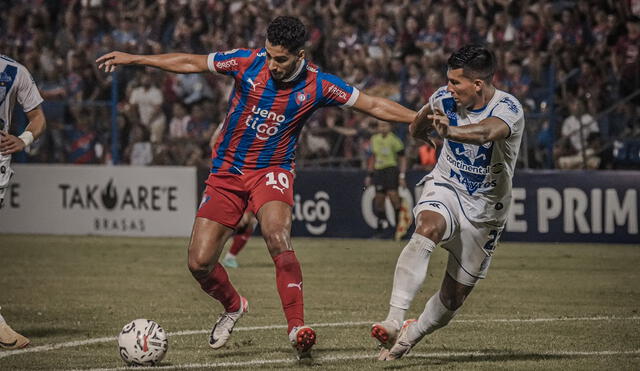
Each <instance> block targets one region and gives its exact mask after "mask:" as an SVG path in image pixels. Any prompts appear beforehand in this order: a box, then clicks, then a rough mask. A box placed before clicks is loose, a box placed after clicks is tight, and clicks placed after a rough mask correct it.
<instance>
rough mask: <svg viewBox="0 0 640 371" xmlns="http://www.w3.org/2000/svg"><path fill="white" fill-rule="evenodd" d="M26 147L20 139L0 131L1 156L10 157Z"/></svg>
mask: <svg viewBox="0 0 640 371" xmlns="http://www.w3.org/2000/svg"><path fill="white" fill-rule="evenodd" d="M24 147H26V145H25V143H24V142H23V141H22V139H20V138H18V137H16V136H14V135H11V134H8V133H5V132H4V131H0V153H1V154H3V155H5V156H6V155H10V154H12V153H16V152H20V151H22V150H23V149H24Z"/></svg>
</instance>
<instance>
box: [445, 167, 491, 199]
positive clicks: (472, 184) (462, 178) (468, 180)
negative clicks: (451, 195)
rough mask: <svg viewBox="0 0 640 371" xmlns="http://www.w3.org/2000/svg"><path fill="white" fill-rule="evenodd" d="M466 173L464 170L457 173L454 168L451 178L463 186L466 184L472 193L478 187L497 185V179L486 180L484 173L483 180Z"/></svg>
mask: <svg viewBox="0 0 640 371" xmlns="http://www.w3.org/2000/svg"><path fill="white" fill-rule="evenodd" d="M464 174H465V173H464V172H462V171H461V172H460V173H456V172H455V171H453V169H452V170H451V175H450V178H454V179H456V180H457V181H458V183H460V184H462V185H463V186H465V187H466V188H467V191H468V192H469V194H470V195H472V194H474V193H475V192H476V191H477V190H478V189H484V188H493V187H495V186H496V185H497V181H496V180H495V179H494V180H492V181H486V182H485V181H484V175H483V176H482V179H481V180H479V181H476V180H474V179H473V178H472V177H470V176H469V175H464Z"/></svg>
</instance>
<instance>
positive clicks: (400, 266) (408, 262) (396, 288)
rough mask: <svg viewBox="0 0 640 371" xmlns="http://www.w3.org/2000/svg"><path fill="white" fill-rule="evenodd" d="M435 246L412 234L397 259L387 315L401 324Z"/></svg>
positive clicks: (427, 240) (431, 242) (416, 234)
mask: <svg viewBox="0 0 640 371" xmlns="http://www.w3.org/2000/svg"><path fill="white" fill-rule="evenodd" d="M434 247H436V244H435V243H434V242H433V241H431V240H430V239H428V238H427V237H425V236H423V235H420V234H418V233H414V234H413V236H411V240H409V243H408V244H407V246H405V247H404V249H403V250H402V253H400V256H399V257H398V263H396V272H395V274H394V276H393V291H392V292H391V300H390V302H389V304H390V307H389V315H388V316H387V319H393V320H396V321H399V322H400V323H402V321H404V313H405V312H406V311H407V309H409V306H410V305H411V301H412V300H413V298H414V297H415V296H416V294H417V293H418V290H420V287H421V286H422V283H423V282H424V279H425V277H426V276H427V267H428V266H429V257H431V252H432V251H433V249H434Z"/></svg>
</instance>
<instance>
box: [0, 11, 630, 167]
mask: <svg viewBox="0 0 640 371" xmlns="http://www.w3.org/2000/svg"><path fill="white" fill-rule="evenodd" d="M10 2H11V3H12V4H11V6H9V7H5V8H4V9H5V10H4V11H3V12H4V13H3V22H2V23H0V32H2V35H3V37H2V38H0V51H1V52H2V53H3V54H6V55H8V56H10V57H12V58H14V59H17V60H18V61H20V62H21V63H23V64H25V65H26V66H27V68H28V69H29V70H30V71H31V72H32V74H33V76H34V78H35V80H36V82H37V83H38V86H39V88H40V89H41V91H42V94H43V96H44V98H45V99H46V104H45V112H46V114H47V118H48V124H49V125H48V130H47V133H46V135H45V137H44V138H42V140H40V143H39V145H37V146H35V148H33V150H32V151H31V153H30V155H29V157H30V158H29V159H28V160H29V161H32V162H34V161H40V162H70V163H111V162H113V161H114V160H115V159H116V158H118V159H119V162H120V163H130V164H135V165H196V166H199V167H202V168H206V167H208V164H209V157H210V153H211V148H210V144H211V143H210V138H211V135H212V134H213V132H214V131H215V128H216V127H217V125H219V124H220V123H221V122H222V121H223V120H224V115H225V113H226V108H227V99H228V96H229V93H230V91H231V89H232V83H233V80H232V79H230V78H228V77H225V76H222V75H217V74H215V73H205V74H187V75H176V74H171V73H165V72H162V71H159V70H152V69H143V68H134V67H127V68H123V69H120V70H119V71H118V72H117V73H115V74H107V73H103V72H101V71H99V70H98V69H97V68H96V65H95V63H94V61H95V59H96V58H97V57H98V56H100V55H102V54H105V53H106V52H109V51H112V50H120V51H126V52H131V53H137V54H156V53H165V52H186V53H199V54H206V53H209V52H212V51H224V50H229V49H233V48H259V47H262V46H263V44H264V40H265V38H266V27H267V25H268V23H269V22H270V20H271V19H273V18H274V17H276V16H278V15H285V14H288V15H296V16H298V17H300V18H301V19H302V20H303V22H304V23H305V24H306V25H307V27H308V31H309V41H308V43H307V46H306V47H305V49H306V51H307V56H308V58H309V59H310V60H311V61H313V62H314V63H315V64H317V65H318V66H320V68H321V69H322V70H324V71H326V72H329V73H333V74H336V75H338V76H340V77H342V78H343V79H345V80H346V81H347V82H349V83H350V84H352V85H353V86H356V87H357V88H358V89H361V90H364V91H367V92H368V93H370V94H374V95H381V96H385V97H388V98H391V99H393V100H396V101H398V102H400V103H401V104H404V105H405V106H407V107H410V108H413V109H418V108H420V107H421V106H422V105H423V104H424V103H425V102H426V101H427V99H428V97H429V96H430V95H431V94H432V93H433V92H434V91H435V90H436V89H437V88H438V87H440V86H442V85H444V84H446V60H447V58H448V56H449V55H450V53H451V52H452V51H454V50H456V49H458V48H459V47H460V46H462V45H464V44H467V43H471V42H473V43H483V44H488V45H489V46H491V47H492V49H493V50H494V51H495V53H496V56H497V59H498V62H499V66H500V68H499V70H498V71H497V73H496V75H495V77H494V83H495V85H496V86H497V87H498V88H500V89H504V90H506V91H508V92H511V93H512V94H514V95H515V96H516V97H517V98H518V99H519V100H520V101H521V102H522V103H523V106H524V108H525V110H526V116H527V133H526V135H525V140H524V143H523V147H522V149H521V159H520V166H525V167H531V168H554V167H556V168H584V167H588V168H611V167H616V166H617V165H616V164H620V163H622V164H623V165H624V164H625V162H624V161H628V162H627V164H628V165H629V166H631V167H633V166H640V165H634V164H635V163H634V161H633V158H631V159H630V158H627V157H628V156H627V157H625V158H624V161H618V162H617V163H616V159H618V160H620V156H621V153H620V152H621V151H623V152H624V151H627V150H628V148H626V149H625V146H626V145H627V143H628V142H629V141H633V140H634V139H635V140H638V139H639V138H640V123H639V122H638V120H639V119H638V117H640V108H639V107H640V95H635V96H633V94H634V93H636V94H637V92H638V89H639V88H640V18H639V17H640V0H599V1H598V0H592V1H587V0H576V1H570V0H566V1H550V0H537V1H536V0H524V1H512V0H478V1H467V0H447V1H444V0H433V1H429V0H324V1H311V0H254V1H241V0H235V1H223V0H158V1H150V0H146V1H145V0H136V1H118V0H58V1H54V0H51V1H43V0H21V1H20V0H14V1H10ZM114 82H117V84H116V86H115V88H114V87H113V86H112V84H113V83H114ZM112 88H113V89H116V91H117V94H118V95H117V96H118V101H117V108H118V110H117V116H115V117H112V110H111V109H112V103H111V99H112ZM112 121H115V122H117V126H118V128H119V130H118V138H117V139H118V143H119V149H118V151H117V153H113V152H112V135H113V134H112V133H113V132H114V131H113V130H112V127H111V125H112V124H111V123H112ZM16 126H17V125H14V126H13V127H14V128H15V127H16ZM376 126H377V123H376V122H375V120H374V119H371V118H368V117H365V116H363V115H361V114H359V113H357V112H355V111H352V110H340V109H325V110H320V111H318V112H317V113H316V114H315V115H314V116H312V117H311V119H310V120H309V122H308V123H307V125H306V127H305V129H304V130H303V132H302V134H301V135H302V137H301V140H300V146H299V153H298V165H299V166H302V167H304V166H354V167H364V166H365V163H366V161H365V159H366V157H367V154H368V148H369V138H370V136H371V134H372V133H374V132H375V130H376ZM396 131H397V132H398V134H399V135H400V136H401V137H402V138H404V139H405V140H406V143H407V148H408V149H409V151H408V153H407V155H408V158H409V159H410V161H411V164H412V166H413V167H416V168H430V167H432V166H433V163H434V162H435V156H436V151H435V150H434V149H433V148H430V147H428V145H426V144H425V143H416V142H414V141H413V140H412V139H411V138H409V137H408V135H407V131H406V126H403V125H397V126H396ZM639 149H640V146H639ZM639 152H640V151H639ZM624 153H625V156H626V153H627V152H624ZM629 156H632V155H629ZM636 156H637V154H636ZM637 164H640V159H638V163H637Z"/></svg>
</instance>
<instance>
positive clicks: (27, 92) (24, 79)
mask: <svg viewBox="0 0 640 371" xmlns="http://www.w3.org/2000/svg"><path fill="white" fill-rule="evenodd" d="M16 82H17V85H18V86H17V88H18V103H20V105H21V106H22V110H23V111H24V112H29V111H32V110H33V109H35V108H36V107H38V105H40V103H42V102H43V99H42V96H40V92H39V91H38V86H36V82H35V81H34V80H33V77H31V74H30V73H29V71H28V70H27V69H26V68H25V67H24V66H20V68H19V70H18V77H17V81H16Z"/></svg>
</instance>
